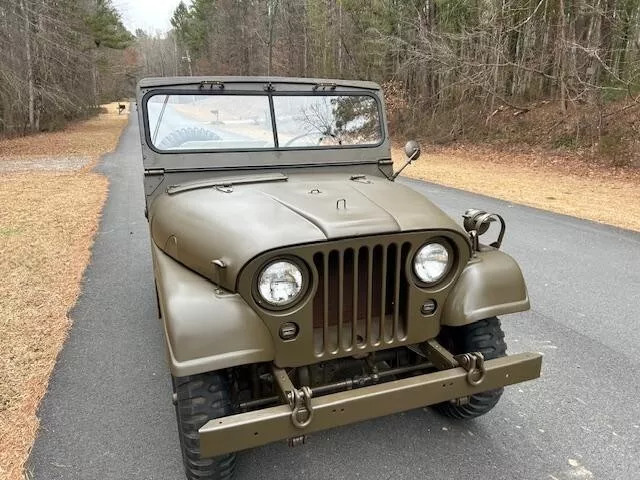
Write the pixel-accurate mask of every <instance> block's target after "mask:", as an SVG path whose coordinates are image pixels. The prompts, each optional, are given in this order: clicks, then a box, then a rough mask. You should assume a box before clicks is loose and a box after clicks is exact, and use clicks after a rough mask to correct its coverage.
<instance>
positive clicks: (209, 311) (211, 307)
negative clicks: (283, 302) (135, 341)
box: [152, 243, 274, 377]
mask: <svg viewBox="0 0 640 480" xmlns="http://www.w3.org/2000/svg"><path fill="white" fill-rule="evenodd" d="M152 256H153V267H154V273H155V278H156V285H157V289H158V303H159V305H160V314H161V317H162V320H163V323H164V329H165V338H166V344H167V351H168V360H169V367H170V369H171V373H172V374H173V375H174V376H177V377H182V376H185V375H194V374H197V373H203V372H208V371H212V370H220V369H223V368H229V367H234V366H237V365H246V364H250V363H257V362H266V361H271V360H273V358H274V348H273V340H272V339H271V334H270V333H269V330H268V329H267V327H266V325H265V324H264V322H263V321H262V320H261V319H260V317H258V316H257V315H256V313H255V312H254V311H253V310H252V309H251V308H250V307H249V306H248V305H247V304H246V303H245V301H244V300H243V299H242V297H240V295H238V294H231V293H216V291H215V286H214V285H213V284H212V283H211V282H210V281H209V280H207V279H205V278H203V277H201V276H200V275H198V274H197V273H194V272H193V271H191V270H189V269H187V268H186V267H184V266H182V265H181V264H180V263H178V262H176V261H175V260H173V259H172V258H171V257H169V256H168V255H166V254H165V253H163V252H162V251H161V250H160V249H159V248H158V247H157V246H156V245H155V244H153V243H152Z"/></svg>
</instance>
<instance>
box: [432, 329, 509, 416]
mask: <svg viewBox="0 0 640 480" xmlns="http://www.w3.org/2000/svg"><path fill="white" fill-rule="evenodd" d="M438 340H439V341H440V342H441V344H442V346H444V347H445V348H447V349H448V350H449V351H450V352H451V353H453V354H456V355H457V354H460V353H469V352H480V353H482V355H483V356H484V358H485V360H491V359H492V358H498V357H504V356H505V355H506V354H507V344H506V343H505V341H504V332H503V331H502V328H501V327H500V320H499V319H498V318H497V317H491V318H486V319H484V320H479V321H477V322H475V323H471V324H469V325H464V326H462V327H444V328H443V329H442V331H441V332H440V336H439V337H438ZM503 391H504V388H498V389H496V390H489V391H487V392H483V393H476V394H474V395H471V396H470V397H469V403H467V404H465V405H456V404H455V403H452V402H443V403H438V404H436V405H434V406H433V408H434V409H435V410H436V411H437V412H438V413H440V414H442V415H444V416H445V417H449V418H455V419H460V420H467V419H471V418H476V417H479V416H480V415H484V414H485V413H487V412H488V411H490V410H491V409H492V408H493V407H495V406H496V404H497V403H498V400H500V397H501V396H502V392H503Z"/></svg>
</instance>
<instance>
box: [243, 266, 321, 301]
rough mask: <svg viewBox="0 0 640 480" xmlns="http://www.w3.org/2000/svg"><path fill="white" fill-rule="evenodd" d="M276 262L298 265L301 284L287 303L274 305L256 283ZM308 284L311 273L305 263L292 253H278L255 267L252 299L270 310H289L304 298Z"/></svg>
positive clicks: (309, 283) (307, 290)
mask: <svg viewBox="0 0 640 480" xmlns="http://www.w3.org/2000/svg"><path fill="white" fill-rule="evenodd" d="M278 262H289V263H291V264H293V265H295V266H296V267H298V269H299V270H300V273H301V274H302V285H301V287H300V292H299V293H298V294H297V295H296V296H295V297H293V299H292V300H290V301H288V302H287V303H283V304H280V305H275V304H273V303H270V302H269V301H268V300H267V299H265V298H264V297H263V296H262V294H261V293H260V288H259V287H258V285H259V283H260V277H261V276H262V274H263V273H264V271H265V270H266V269H267V268H269V267H270V266H271V265H273V264H274V263H278ZM310 285H311V275H310V273H309V268H308V267H307V265H306V263H305V262H304V261H303V260H302V259H300V258H298V257H295V256H293V255H280V256H277V257H273V258H270V259H268V260H266V261H265V262H263V263H262V265H261V266H260V268H258V269H257V274H256V276H255V278H254V280H253V287H252V290H253V292H252V293H253V300H254V301H255V302H256V303H257V304H258V305H259V306H260V307H262V308H264V309H266V310H270V311H274V312H278V311H282V310H289V309H291V308H293V307H295V306H297V305H298V304H300V302H302V301H303V300H304V299H305V297H306V296H307V293H308V292H309V286H310Z"/></svg>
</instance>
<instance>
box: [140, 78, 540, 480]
mask: <svg viewBox="0 0 640 480" xmlns="http://www.w3.org/2000/svg"><path fill="white" fill-rule="evenodd" d="M137 100H138V105H139V106H140V108H139V109H138V116H139V122H140V126H141V128H140V132H141V142H142V156H143V161H144V175H145V176H144V186H145V193H146V213H147V218H148V220H149V228H150V231H151V252H152V257H153V266H154V276H155V284H156V291H157V298H158V309H159V314H160V317H161V319H162V325H163V326H164V330H165V335H166V346H167V353H168V362H169V368H170V370H171V375H172V379H173V388H174V394H173V401H174V403H175V406H176V414H177V421H178V430H179V436H180V444H181V447H182V455H183V460H184V465H185V468H186V472H187V477H188V478H189V479H225V478H230V477H231V476H232V475H233V470H234V465H235V452H237V451H240V450H244V449H248V448H252V447H258V446H260V445H264V444H266V443H269V442H273V441H277V440H288V442H289V444H290V445H292V446H295V445H300V444H303V443H305V440H306V438H307V436H308V435H309V434H310V433H313V432H317V431H319V430H324V429H328V428H332V427H336V426H340V425H345V424H349V423H353V422H359V421H363V420H367V419H371V418H375V417H379V416H382V415H389V414H392V413H396V412H402V411H406V410H410V409H415V408H419V407H424V406H427V405H431V406H433V407H434V408H435V410H436V411H438V412H439V413H441V414H444V415H446V416H449V417H453V418H459V419H469V418H473V417H477V416H479V415H482V414H484V413H486V412H488V411H489V410H491V409H492V408H493V407H494V406H495V405H496V403H497V402H498V400H499V398H500V396H501V394H502V391H503V387H504V386H505V385H510V384H514V383H518V382H523V381H526V380H531V379H534V378H537V377H538V376H539V375H540V367H541V361H542V360H541V355H539V354H537V353H520V354H517V355H511V356H507V355H506V348H507V347H506V344H505V342H504V334H503V332H502V330H501V327H500V321H499V320H498V318H497V317H496V316H497V315H504V314H509V313H514V312H520V311H524V310H527V309H528V308H529V298H528V295H527V289H526V286H525V282H524V280H523V277H522V273H521V271H520V268H519V267H518V265H517V264H516V262H515V261H514V260H513V259H512V258H511V257H509V256H508V255H507V254H505V253H503V252H501V251H500V243H501V241H502V236H503V235H504V221H503V219H502V218H501V217H500V216H499V215H496V214H490V213H486V212H484V211H480V210H468V211H467V212H465V214H464V220H463V226H462V227H461V226H458V225H457V224H456V223H455V222H454V221H453V220H452V219H451V218H450V217H448V216H447V215H445V214H444V213H443V212H442V211H441V210H440V209H439V208H437V207H436V206H435V205H434V204H433V203H431V202H430V201H429V200H427V199H426V198H425V197H424V196H422V195H421V194H419V193H417V192H416V191H414V190H412V189H410V188H408V187H406V186H404V185H401V184H398V183H396V182H394V180H395V178H396V176H397V175H398V173H399V172H395V173H394V168H393V162H392V161H391V155H390V142H391V140H390V138H389V131H388V127H387V119H386V116H385V115H386V114H385V109H384V102H383V96H382V92H381V91H380V87H379V86H378V85H376V84H374V83H370V82H355V81H342V80H316V79H293V78H259V77H211V78H210V77H206V78H199V77H185V78H149V79H144V80H142V81H141V82H140V83H139V85H138V99H137ZM405 153H406V156H407V159H406V160H407V161H406V163H405V166H406V165H408V164H409V163H411V162H412V161H413V160H415V159H417V158H418V156H419V154H420V150H419V147H418V145H417V143H415V142H409V143H407V146H406V148H405ZM491 225H494V226H495V227H494V228H493V229H491V230H492V231H493V230H495V231H496V233H498V231H499V234H498V235H497V240H495V241H494V242H493V243H491V244H489V245H486V244H483V243H482V242H480V239H479V237H480V236H481V235H483V234H485V233H487V230H489V228H490V226H491ZM489 236H492V237H493V236H494V234H491V235H489Z"/></svg>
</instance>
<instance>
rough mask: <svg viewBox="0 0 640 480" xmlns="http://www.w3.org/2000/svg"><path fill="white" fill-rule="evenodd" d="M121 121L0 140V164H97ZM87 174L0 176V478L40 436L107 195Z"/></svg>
mask: <svg viewBox="0 0 640 480" xmlns="http://www.w3.org/2000/svg"><path fill="white" fill-rule="evenodd" d="M111 109H112V110H111V111H113V105H112V106H111ZM125 121H126V115H122V116H118V115H117V114H115V115H114V114H113V113H109V114H101V115H99V116H97V117H95V118H92V119H90V120H88V121H85V122H79V123H77V124H74V125H72V126H70V127H69V128H68V129H67V130H65V131H60V132H55V133H48V134H40V135H35V136H32V137H26V138H20V139H12V140H8V141H2V142H0V162H2V161H3V160H4V159H7V158H12V159H15V158H16V157H13V156H11V157H9V155H16V154H18V155H19V156H20V157H21V158H24V159H25V161H28V160H29V158H31V157H33V156H37V157H44V156H46V157H48V158H52V159H55V158H57V157H58V156H69V155H83V156H88V157H90V158H92V159H94V160H95V159H97V158H98V157H99V156H100V155H102V154H104V153H106V152H108V151H110V150H112V149H113V148H114V147H115V145H116V143H117V140H118V138H119V136H120V133H121V131H122V128H123V127H124V125H125ZM92 163H94V162H92ZM90 167H91V165H89V166H85V167H83V168H82V169H80V170H77V171H75V172H67V173H60V172H46V171H42V169H39V170H38V171H32V172H28V173H9V174H2V175H0V252H2V254H1V255H0V278H2V282H1V283H0V332H2V335H1V336H0V478H2V479H7V480H18V479H20V478H22V475H23V468H24V463H25V461H26V459H27V457H28V454H29V451H30V449H31V446H32V444H33V441H34V439H35V436H36V432H37V429H38V419H37V417H36V412H37V408H38V405H39V403H40V401H41V399H42V397H43V395H44V393H45V391H46V388H47V383H48V379H49V376H50V374H51V371H52V369H53V366H54V364H55V360H56V357H57V355H58V353H59V351H60V348H61V347H62V344H63V342H64V340H65V337H66V334H67V331H68V329H69V325H70V321H69V318H68V316H67V314H68V311H69V309H70V308H71V307H72V306H73V305H74V303H75V301H76V298H77V297H78V294H79V293H80V281H81V279H82V274H83V272H84V269H85V267H86V265H87V263H88V261H89V258H90V248H91V244H92V242H93V237H94V234H95V232H96V230H97V226H98V219H99V215H100V211H101V209H102V205H103V203H104V200H105V198H106V192H107V189H108V182H107V179H106V178H105V177H104V176H102V175H99V174H97V173H94V172H92V171H91V169H90Z"/></svg>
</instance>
